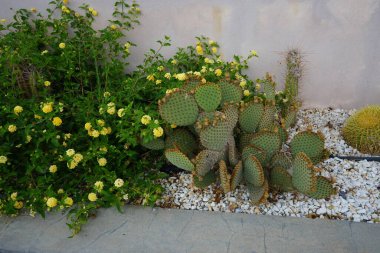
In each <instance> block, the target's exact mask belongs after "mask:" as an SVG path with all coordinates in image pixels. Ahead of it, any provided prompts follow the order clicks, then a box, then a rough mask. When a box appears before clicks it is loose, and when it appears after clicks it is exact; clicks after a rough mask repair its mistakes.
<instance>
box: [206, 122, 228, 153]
mask: <svg viewBox="0 0 380 253" xmlns="http://www.w3.org/2000/svg"><path fill="white" fill-rule="evenodd" d="M230 135H231V129H230V127H229V125H228V123H227V122H226V121H223V120H219V122H218V123H217V124H216V125H215V126H208V127H207V128H205V129H202V130H201V132H200V140H201V144H202V145H203V146H205V147H206V148H207V149H211V150H222V149H223V148H224V147H225V145H226V144H227V141H228V138H229V136H230Z"/></svg>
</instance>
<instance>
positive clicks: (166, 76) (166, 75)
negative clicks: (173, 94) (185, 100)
mask: <svg viewBox="0 0 380 253" xmlns="http://www.w3.org/2000/svg"><path fill="white" fill-rule="evenodd" d="M164 77H165V78H166V79H169V80H170V78H171V77H172V75H171V74H170V73H166V74H165V75H164Z"/></svg>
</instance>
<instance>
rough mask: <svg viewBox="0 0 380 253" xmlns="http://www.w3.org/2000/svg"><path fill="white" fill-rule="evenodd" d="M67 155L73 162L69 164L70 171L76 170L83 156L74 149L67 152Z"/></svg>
mask: <svg viewBox="0 0 380 253" xmlns="http://www.w3.org/2000/svg"><path fill="white" fill-rule="evenodd" d="M66 155H67V156H69V157H70V158H71V160H70V161H69V162H68V163H67V167H68V168H69V169H71V170H72V169H75V168H76V167H77V166H78V164H79V163H80V162H81V161H82V160H83V155H82V154H81V153H76V152H75V150H74V149H72V148H71V149H68V150H66Z"/></svg>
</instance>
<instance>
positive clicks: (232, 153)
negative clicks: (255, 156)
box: [227, 134, 239, 166]
mask: <svg viewBox="0 0 380 253" xmlns="http://www.w3.org/2000/svg"><path fill="white" fill-rule="evenodd" d="M227 144H228V161H229V162H230V165H232V166H235V165H236V164H237V163H238V162H239V157H238V156H239V153H238V151H237V149H236V144H235V138H234V136H233V135H232V134H231V135H230V137H229V138H228V142H227Z"/></svg>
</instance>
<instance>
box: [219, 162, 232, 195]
mask: <svg viewBox="0 0 380 253" xmlns="http://www.w3.org/2000/svg"><path fill="white" fill-rule="evenodd" d="M219 176H220V185H221V186H222V188H223V191H224V193H227V192H229V191H231V185H230V174H228V169H227V165H226V162H225V161H223V160H221V161H220V162H219Z"/></svg>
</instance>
